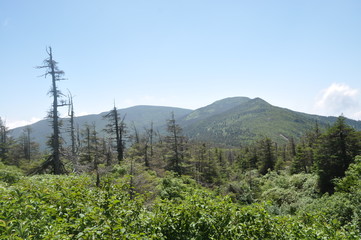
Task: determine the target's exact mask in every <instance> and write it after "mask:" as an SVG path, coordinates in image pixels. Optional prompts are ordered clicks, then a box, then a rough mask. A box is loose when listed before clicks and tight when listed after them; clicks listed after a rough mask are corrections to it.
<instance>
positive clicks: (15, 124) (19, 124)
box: [6, 117, 41, 129]
mask: <svg viewBox="0 0 361 240" xmlns="http://www.w3.org/2000/svg"><path fill="white" fill-rule="evenodd" d="M40 120H41V118H36V117H33V118H31V119H30V120H28V121H25V120H20V121H12V122H6V126H7V127H8V128H9V129H13V128H17V127H22V126H26V125H29V124H33V123H35V122H38V121H40Z"/></svg>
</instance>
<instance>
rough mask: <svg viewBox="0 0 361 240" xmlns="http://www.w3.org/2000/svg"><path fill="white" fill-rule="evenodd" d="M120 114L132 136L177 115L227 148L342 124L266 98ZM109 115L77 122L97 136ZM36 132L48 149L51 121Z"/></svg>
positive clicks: (193, 133)
mask: <svg viewBox="0 0 361 240" xmlns="http://www.w3.org/2000/svg"><path fill="white" fill-rule="evenodd" d="M118 111H119V113H120V115H121V116H122V117H124V119H125V120H124V121H125V123H126V125H127V127H128V133H130V134H132V133H133V132H134V131H133V130H134V127H136V128H137V130H138V131H139V132H140V133H142V132H143V131H144V129H145V128H149V127H150V124H151V122H153V127H154V129H155V130H158V131H159V132H160V133H161V134H165V133H166V121H167V119H169V118H170V116H171V113H172V112H173V113H174V115H175V117H176V120H177V123H178V124H179V125H180V126H181V127H182V128H183V130H184V134H185V135H186V136H187V137H188V138H190V139H191V140H197V141H205V142H211V143H215V144H217V145H223V146H240V145H244V144H248V143H251V142H254V141H255V140H257V139H259V138H261V137H265V136H266V137H270V138H271V139H272V140H273V141H275V142H277V143H280V144H282V143H287V141H288V140H289V139H290V138H291V137H293V138H295V139H298V138H299V137H301V136H302V135H303V134H304V133H305V132H306V131H309V130H311V129H312V128H314V126H315V124H316V122H317V123H318V125H319V126H320V128H324V127H327V126H328V125H331V124H333V123H334V122H335V121H336V119H337V118H336V117H324V116H318V115H311V114H306V113H301V112H295V111H292V110H289V109H286V108H281V107H277V106H273V105H271V104H269V103H267V102H266V101H264V100H262V99H261V98H255V99H250V98H247V97H232V98H226V99H222V100H219V101H216V102H214V103H212V104H210V105H208V106H205V107H202V108H199V109H196V110H194V111H193V110H189V109H182V108H173V107H159V106H135V107H130V108H125V109H120V110H118ZM106 113H107V112H103V113H100V114H93V115H87V116H81V117H77V118H76V119H75V122H76V124H77V125H78V126H80V128H82V126H84V124H86V123H87V124H92V123H94V124H95V126H96V129H97V131H98V132H99V133H102V129H104V128H105V125H106V124H107V120H105V119H104V118H103V116H104V115H106ZM63 122H64V127H63V129H66V126H67V124H68V120H67V119H63ZM346 122H347V124H349V125H350V126H352V127H354V128H355V129H357V130H361V121H355V120H351V119H347V120H346ZM31 128H32V137H33V139H34V141H36V142H38V143H40V146H41V149H42V150H44V149H45V142H46V141H47V137H48V136H50V135H51V127H50V124H49V120H42V121H39V122H37V123H34V124H32V125H31ZM23 129H24V127H20V128H16V129H13V130H12V131H11V134H12V135H13V136H14V137H15V138H17V137H19V136H20V135H21V134H22V131H23ZM63 132H64V131H63ZM63 138H64V140H65V142H68V139H69V137H68V134H66V133H65V134H64V133H63Z"/></svg>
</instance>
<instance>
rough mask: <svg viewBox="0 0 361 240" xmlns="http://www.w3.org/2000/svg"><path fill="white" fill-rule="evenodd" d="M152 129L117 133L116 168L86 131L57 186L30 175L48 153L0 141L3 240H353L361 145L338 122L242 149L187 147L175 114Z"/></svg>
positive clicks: (360, 233)
mask: <svg viewBox="0 0 361 240" xmlns="http://www.w3.org/2000/svg"><path fill="white" fill-rule="evenodd" d="M150 126H151V127H150V128H149V129H146V131H145V133H143V134H141V133H139V132H138V131H137V129H136V127H135V126H134V134H130V130H129V128H126V126H123V127H124V130H125V129H127V131H124V133H127V135H126V136H127V137H129V138H131V140H132V141H131V144H129V145H128V146H124V147H125V149H124V158H123V159H121V160H120V161H119V160H118V159H117V156H116V153H117V151H116V145H115V147H113V148H112V144H109V141H114V139H113V138H109V139H104V138H103V137H100V136H99V134H98V133H97V130H96V127H95V126H94V125H93V126H89V125H87V126H86V128H85V129H83V131H80V133H83V134H79V138H80V139H79V144H80V145H79V146H77V149H78V150H77V153H76V154H77V161H73V159H72V158H70V157H67V156H69V155H68V154H66V153H67V150H66V149H64V150H62V151H63V152H64V153H65V154H63V155H62V159H61V160H62V162H63V163H64V167H65V168H66V170H67V171H68V174H66V175H56V176H54V175H50V174H43V175H33V176H29V175H27V173H30V172H33V171H32V166H36V165H38V164H39V163H42V162H44V159H46V155H45V156H44V157H42V155H41V154H40V153H37V154H36V155H35V154H31V157H30V159H27V158H26V154H25V153H26V152H24V153H22V154H19V153H18V152H17V151H16V149H23V148H22V147H21V146H23V145H21V144H22V143H21V142H17V141H16V140H15V139H10V137H7V135H6V134H5V135H3V137H4V136H5V138H4V139H5V140H6V141H3V142H2V145H1V146H0V152H1V153H2V155H1V158H0V162H1V163H0V239H361V210H360V209H361V200H360V199H361V135H360V132H358V131H357V130H355V129H354V128H352V127H350V126H349V125H347V124H346V121H345V119H344V118H343V117H339V118H338V119H337V121H336V122H335V124H333V125H332V126H329V127H328V128H326V129H323V128H322V129H320V128H319V125H318V124H315V125H314V126H313V127H312V128H311V130H310V131H308V132H306V133H305V134H304V135H303V136H302V137H301V138H300V140H299V141H295V140H293V139H291V140H289V141H288V142H287V144H284V145H281V144H278V143H275V142H274V141H273V140H272V139H271V138H268V137H264V138H261V139H259V140H258V141H256V142H255V143H254V144H248V145H246V144H245V145H244V146H243V147H238V148H220V147H213V146H211V145H209V144H207V143H204V142H203V143H200V142H194V141H189V140H188V139H187V138H186V137H185V136H184V135H183V132H182V128H181V127H180V125H178V123H177V121H176V119H175V118H174V116H173V115H172V116H171V118H170V120H168V122H167V133H166V135H160V134H159V133H158V134H156V133H155V132H154V130H153V125H152V124H150ZM4 129H5V128H4ZM10 140H11V141H10ZM32 146H33V145H32ZM34 146H35V145H34ZM23 147H24V146H23ZM74 164H76V165H77V166H74ZM40 167H41V168H42V170H43V172H44V173H52V172H53V169H52V167H51V166H44V165H41V166H40ZM73 169H75V170H74V171H75V172H73V173H70V172H71V171H72V170H73Z"/></svg>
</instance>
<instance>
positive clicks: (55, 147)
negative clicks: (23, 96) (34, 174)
mask: <svg viewBox="0 0 361 240" xmlns="http://www.w3.org/2000/svg"><path fill="white" fill-rule="evenodd" d="M46 52H47V54H48V55H49V58H47V59H45V60H44V62H43V65H42V66H38V67H37V68H44V69H45V70H46V72H45V74H44V75H43V76H44V77H47V76H48V75H50V76H51V80H52V85H51V89H50V91H49V94H50V95H51V96H52V97H53V104H52V109H51V112H50V114H49V115H50V117H51V119H52V128H53V135H52V136H51V141H50V142H51V146H50V147H51V149H52V155H51V160H50V161H51V164H52V166H53V168H54V169H53V170H54V174H62V173H64V172H65V169H64V165H63V163H62V162H61V160H60V131H59V115H58V107H62V106H66V105H68V104H66V102H65V101H63V100H61V101H59V100H60V97H61V96H62V93H61V91H60V90H59V89H58V88H57V85H56V83H57V82H58V81H61V80H65V79H64V78H63V75H64V71H62V70H60V69H59V68H58V63H57V62H56V61H54V59H53V53H52V49H51V47H49V48H48V49H46ZM45 165H46V166H47V165H48V164H45Z"/></svg>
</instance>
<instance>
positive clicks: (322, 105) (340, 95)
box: [315, 83, 361, 118]
mask: <svg viewBox="0 0 361 240" xmlns="http://www.w3.org/2000/svg"><path fill="white" fill-rule="evenodd" d="M359 95H360V92H359V90H358V89H354V88H351V87H350V86H348V85H346V84H343V83H333V84H331V86H329V87H328V88H326V89H324V90H323V91H322V92H321V94H320V96H319V97H318V99H317V101H316V104H315V109H316V111H317V112H318V113H319V114H323V115H332V116H338V115H341V114H344V115H345V116H346V117H349V118H357V117H360V115H361V113H360V112H359V111H360V106H361V104H360V100H359Z"/></svg>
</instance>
